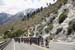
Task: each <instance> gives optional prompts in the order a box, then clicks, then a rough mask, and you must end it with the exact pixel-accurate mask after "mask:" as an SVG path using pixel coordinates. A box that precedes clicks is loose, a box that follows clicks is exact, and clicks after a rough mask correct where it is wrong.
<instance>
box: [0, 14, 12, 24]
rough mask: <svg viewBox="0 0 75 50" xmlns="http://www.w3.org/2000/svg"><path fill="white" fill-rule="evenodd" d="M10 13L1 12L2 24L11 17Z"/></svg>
mask: <svg viewBox="0 0 75 50" xmlns="http://www.w3.org/2000/svg"><path fill="white" fill-rule="evenodd" d="M10 16H11V15H10V14H7V13H0V24H3V23H5V22H7V20H8V18H9V17H10Z"/></svg>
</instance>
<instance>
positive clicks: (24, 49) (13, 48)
mask: <svg viewBox="0 0 75 50" xmlns="http://www.w3.org/2000/svg"><path fill="white" fill-rule="evenodd" d="M4 50H44V49H43V48H40V47H37V46H33V45H29V44H26V43H23V42H22V43H18V42H15V41H14V40H13V39H12V41H11V42H10V43H9V45H8V46H6V48H4Z"/></svg>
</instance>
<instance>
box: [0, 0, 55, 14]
mask: <svg viewBox="0 0 75 50" xmlns="http://www.w3.org/2000/svg"><path fill="white" fill-rule="evenodd" d="M50 2H51V3H54V2H53V0H0V13H1V12H6V13H9V14H16V13H17V12H20V11H23V10H25V9H28V8H40V7H41V6H42V7H46V6H47V5H46V4H47V3H50Z"/></svg>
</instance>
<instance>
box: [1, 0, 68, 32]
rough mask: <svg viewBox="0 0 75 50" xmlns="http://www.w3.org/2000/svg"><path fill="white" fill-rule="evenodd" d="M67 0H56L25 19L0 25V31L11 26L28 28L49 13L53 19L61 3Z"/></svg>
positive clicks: (39, 21) (63, 3)
mask: <svg viewBox="0 0 75 50" xmlns="http://www.w3.org/2000/svg"><path fill="white" fill-rule="evenodd" d="M66 2H67V0H66V1H65V0H58V1H57V2H56V3H55V4H50V5H48V7H46V8H43V9H42V10H41V11H40V12H38V13H35V14H34V15H32V16H31V17H30V18H28V19H27V20H24V21H22V20H17V21H15V22H13V23H8V24H3V25H0V33H4V32H5V31H7V30H10V29H11V28H12V27H13V28H14V29H15V30H17V29H23V30H24V29H27V30H28V29H29V28H30V27H32V26H35V25H37V24H40V23H41V22H42V21H43V20H44V19H45V18H46V17H49V16H50V14H52V13H53V14H54V15H53V16H54V17H53V18H52V19H55V18H56V17H57V16H58V10H59V9H60V7H61V6H62V5H65V4H66Z"/></svg>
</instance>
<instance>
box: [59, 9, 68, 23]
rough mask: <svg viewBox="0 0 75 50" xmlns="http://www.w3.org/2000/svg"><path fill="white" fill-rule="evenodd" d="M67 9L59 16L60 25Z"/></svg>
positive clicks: (65, 16)
mask: <svg viewBox="0 0 75 50" xmlns="http://www.w3.org/2000/svg"><path fill="white" fill-rule="evenodd" d="M67 13H68V9H64V12H63V13H62V14H60V16H59V23H62V22H63V21H64V20H65V19H66V18H67Z"/></svg>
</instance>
